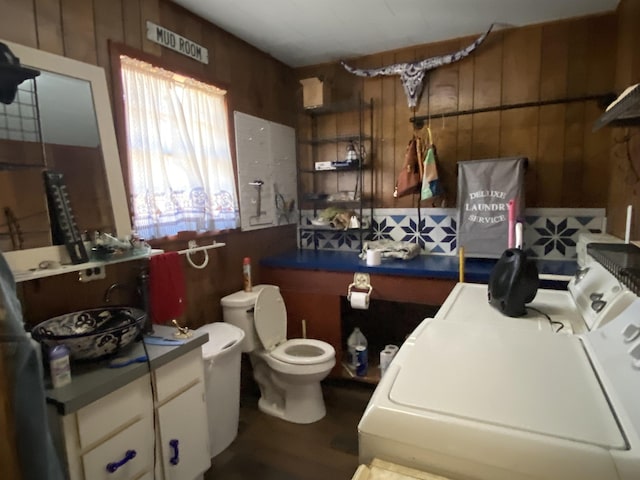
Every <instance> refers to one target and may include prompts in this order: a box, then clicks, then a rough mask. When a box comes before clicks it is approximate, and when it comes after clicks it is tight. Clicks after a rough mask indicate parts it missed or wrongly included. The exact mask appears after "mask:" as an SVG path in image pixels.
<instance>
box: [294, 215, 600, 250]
mask: <svg viewBox="0 0 640 480" xmlns="http://www.w3.org/2000/svg"><path fill="white" fill-rule="evenodd" d="M457 215H458V212H457V210H456V209H455V208H423V209H421V210H420V218H418V210H417V209H415V208H379V209H375V210H374V211H373V218H372V219H371V222H370V223H371V229H369V231H365V232H364V233H363V238H362V239H363V240H382V239H389V240H395V241H409V242H415V243H418V244H419V245H420V247H421V248H422V251H423V253H424V254H427V253H429V254H439V255H455V254H456V252H457V245H456V233H457V227H456V225H457ZM312 219H313V211H312V210H304V211H302V215H301V224H302V225H305V226H306V225H311V220H312ZM367 220H369V219H368V218H365V222H366V221H367ZM605 220H606V211H605V209H603V208H529V209H526V210H525V215H524V247H525V250H526V251H527V252H528V253H529V255H531V256H533V257H536V258H545V259H548V260H571V259H575V258H576V243H577V241H578V235H579V234H580V233H588V232H590V233H600V232H602V230H603V226H604V225H605ZM298 244H299V247H300V248H305V249H314V248H317V249H323V250H345V251H349V250H351V251H359V250H360V248H361V245H360V234H359V232H357V231H353V230H350V231H326V230H305V229H304V228H303V229H300V231H299V238H298Z"/></svg>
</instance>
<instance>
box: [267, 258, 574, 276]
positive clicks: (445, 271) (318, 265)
mask: <svg viewBox="0 0 640 480" xmlns="http://www.w3.org/2000/svg"><path fill="white" fill-rule="evenodd" d="M496 261H497V259H489V258H466V259H465V265H464V272H465V275H464V278H465V281H466V282H473V283H487V282H488V281H489V275H490V274H491V270H492V269H493V266H494V265H495V263H496ZM260 265H262V266H265V267H272V268H294V269H303V270H326V271H334V272H366V273H370V274H379V275H399V276H408V277H426V278H439V279H448V280H457V279H458V270H459V268H458V257H457V256H453V255H419V256H417V257H415V258H413V259H411V260H398V259H391V258H383V259H382V263H381V264H380V265H378V266H375V267H369V266H367V265H366V262H365V261H364V260H362V259H360V258H359V257H358V253H357V252H340V251H334V250H292V251H290V252H286V253H283V254H280V255H276V256H273V257H265V258H263V259H262V260H261V261H260ZM537 265H538V271H539V273H540V275H541V278H542V279H545V277H546V278H547V279H549V280H552V281H554V280H559V281H563V280H564V281H567V280H568V278H569V277H570V276H572V275H573V274H574V273H575V272H576V269H577V264H576V262H575V261H573V260H538V261H537ZM554 277H558V278H554ZM562 277H565V278H562Z"/></svg>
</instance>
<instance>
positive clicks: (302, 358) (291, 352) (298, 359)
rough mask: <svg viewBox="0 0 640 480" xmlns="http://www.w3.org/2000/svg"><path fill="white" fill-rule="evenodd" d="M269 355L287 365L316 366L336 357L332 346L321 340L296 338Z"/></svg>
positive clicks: (279, 346)
mask: <svg viewBox="0 0 640 480" xmlns="http://www.w3.org/2000/svg"><path fill="white" fill-rule="evenodd" d="M269 354H270V355H271V356H272V357H273V358H275V359H276V360H280V361H281V362H285V363H291V364H294V365H314V364H317V363H323V362H326V361H327V360H331V359H332V358H334V357H335V356H336V351H335V350H334V348H333V347H332V346H331V345H329V344H328V343H326V342H323V341H321V340H312V339H310V338H295V339H291V340H287V341H286V342H284V343H282V344H280V345H278V346H277V347H276V348H274V349H273V350H271V352H269Z"/></svg>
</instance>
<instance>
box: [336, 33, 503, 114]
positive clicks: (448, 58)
mask: <svg viewBox="0 0 640 480" xmlns="http://www.w3.org/2000/svg"><path fill="white" fill-rule="evenodd" d="M493 26H494V24H493V23H492V24H491V26H490V27H489V29H488V30H487V31H486V32H485V33H483V34H482V35H480V36H479V37H478V38H477V39H476V40H475V41H474V42H473V43H472V44H471V45H469V46H467V47H465V48H463V49H462V50H459V51H457V52H455V53H449V54H447V55H440V56H437V57H430V58H425V59H424V60H419V61H417V62H404V63H395V64H393V65H388V66H386V67H380V68H371V69H367V70H363V69H360V68H353V67H350V66H349V65H347V64H346V63H345V62H343V61H341V62H340V63H341V64H342V66H343V67H344V68H345V69H346V70H347V71H348V72H350V73H353V74H354V75H357V76H359V77H368V78H372V77H377V76H379V75H387V76H388V75H400V80H401V81H402V87H403V88H404V93H405V94H406V95H407V103H408V104H409V107H415V106H416V104H417V103H418V98H419V97H420V94H421V93H422V89H423V80H424V77H425V75H426V73H427V72H428V71H429V70H433V69H434V68H437V67H440V66H442V65H448V64H450V63H453V62H457V61H458V60H462V59H463V58H465V57H467V56H468V55H469V54H470V53H471V52H473V51H474V50H475V49H476V48H478V46H479V45H480V44H481V43H482V42H484V40H485V38H487V36H488V35H489V32H491V29H492V28H493Z"/></svg>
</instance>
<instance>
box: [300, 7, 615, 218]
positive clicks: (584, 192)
mask: <svg viewBox="0 0 640 480" xmlns="http://www.w3.org/2000/svg"><path fill="white" fill-rule="evenodd" d="M616 32H617V18H616V15H615V14H607V15H598V16H590V17H585V18H578V19H572V20H568V21H562V22H554V23H548V24H541V25H536V26H531V27H524V28H511V29H503V30H498V31H495V32H492V33H491V34H490V35H489V37H488V38H487V40H486V41H485V43H484V44H483V45H481V46H480V47H479V48H478V49H477V50H476V51H475V52H473V53H472V54H471V55H470V56H469V57H467V58H466V59H463V60H462V61H460V62H458V63H455V64H451V65H448V66H444V67H441V68H438V69H436V70H433V71H432V72H431V73H429V74H428V78H427V81H426V84H425V89H424V92H423V95H422V99H421V101H420V103H419V105H418V107H417V109H416V111H415V114H416V115H426V116H428V117H430V124H431V130H432V132H433V136H434V141H435V144H436V146H437V148H438V155H439V173H440V177H441V179H442V180H443V183H444V186H445V190H446V197H445V199H444V200H445V201H444V202H443V204H444V205H446V206H454V205H455V201H456V182H457V162H458V161H461V160H474V159H481V158H494V157H507V156H515V155H524V156H527V157H528V158H529V161H530V168H529V170H528V172H527V175H526V204H527V206H530V207H605V206H606V204H607V195H608V185H609V177H610V168H609V166H608V164H607V161H606V156H607V151H608V149H609V146H610V142H611V139H610V135H609V133H608V132H607V131H606V130H605V131H600V132H597V133H592V132H591V127H592V124H593V121H594V120H595V119H596V118H597V117H598V116H599V115H600V113H601V110H600V109H599V108H598V106H597V104H596V102H592V101H589V102H576V103H568V104H561V105H549V106H539V107H538V106H536V107H530V108H520V109H514V110H504V111H494V112H485V113H477V114H473V115H461V116H455V117H442V116H441V115H440V114H442V113H447V112H453V111H461V110H467V109H477V108H486V107H498V106H501V105H509V104H517V103H525V102H538V101H546V100H555V99H559V98H566V97H578V96H583V95H592V94H603V93H608V92H611V91H613V89H614V85H615V71H616V58H615V53H614V52H615V51H616V42H617V36H616ZM474 39H475V37H468V38H462V39H454V40H450V41H445V42H440V43H434V44H427V45H421V46H415V47H411V48H406V49H402V50H397V51H391V52H382V53H378V54H375V55H370V56H367V57H362V58H357V59H351V60H349V62H348V63H349V64H351V65H353V66H356V67H360V68H374V67H380V66H385V65H389V64H392V63H397V62H407V61H416V60H420V59H423V58H426V57H430V56H434V55H441V54H445V53H450V52H453V51H456V50H459V49H460V48H463V47H465V46H467V45H469V44H470V43H471V42H472V41H473V40H474ZM296 75H297V77H298V79H302V78H308V77H313V76H317V77H320V78H322V79H324V80H325V82H327V83H328V84H329V87H330V89H331V95H332V97H333V99H334V100H342V99H345V98H348V97H349V96H353V95H357V94H360V93H362V94H363V96H364V97H365V98H373V99H374V102H375V106H376V108H375V115H374V137H375V146H374V157H373V161H374V162H375V167H374V169H375V173H374V175H375V178H374V185H375V188H374V191H375V205H376V206H377V207H410V206H414V205H415V199H412V198H410V197H405V198H401V199H394V198H393V196H392V193H393V188H394V184H395V177H396V172H397V171H398V169H399V168H400V167H401V165H402V161H403V158H404V150H405V147H406V145H407V142H408V140H409V139H410V137H411V134H412V131H413V128H412V124H411V123H410V122H409V119H410V118H411V117H412V115H413V112H412V110H411V109H410V108H409V107H408V106H407V102H406V97H405V95H404V92H403V89H402V85H401V83H400V80H399V77H397V76H393V77H376V78H367V79H363V78H361V77H356V76H354V75H351V74H348V73H346V72H345V71H344V70H343V69H342V67H341V66H340V65H339V64H337V63H331V64H323V65H315V66H311V67H304V68H299V69H296ZM335 128H336V133H337V134H340V133H348V132H347V130H348V129H353V128H354V125H348V124H346V123H344V122H343V123H341V124H339V125H338V124H336V126H335ZM341 129H344V130H341ZM303 133H304V132H303V131H301V134H303ZM420 133H421V134H422V135H423V136H424V135H425V130H424V129H423V130H421V131H420ZM299 160H300V161H305V159H304V158H302V156H301V158H300V159H299ZM424 203H425V206H431V205H426V203H428V202H424ZM437 205H438V206H440V205H441V203H440V202H438V203H437Z"/></svg>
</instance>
